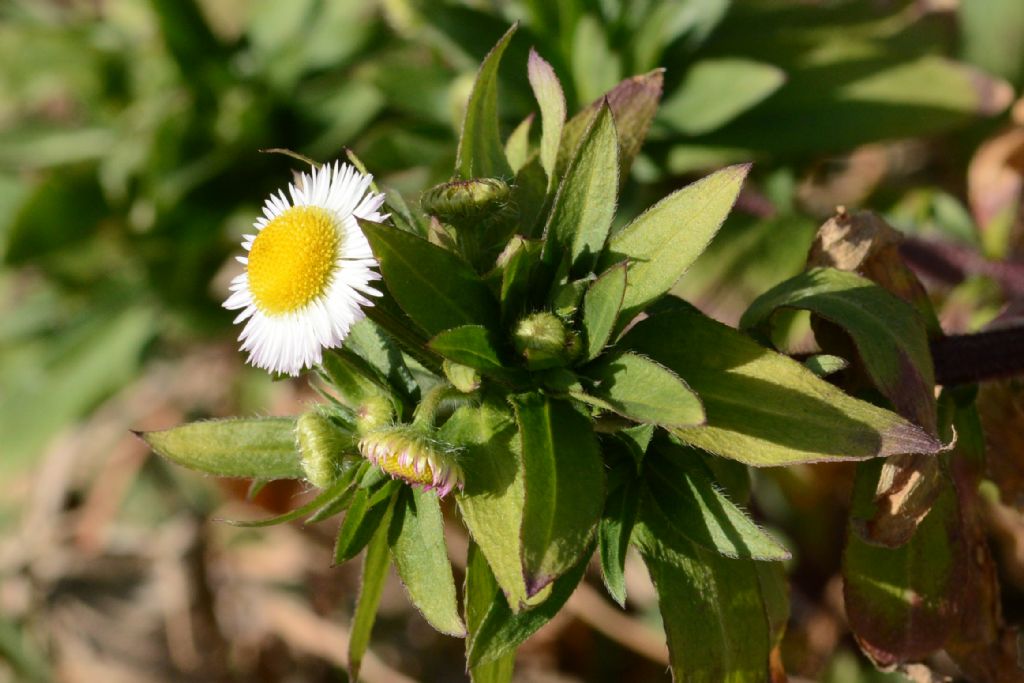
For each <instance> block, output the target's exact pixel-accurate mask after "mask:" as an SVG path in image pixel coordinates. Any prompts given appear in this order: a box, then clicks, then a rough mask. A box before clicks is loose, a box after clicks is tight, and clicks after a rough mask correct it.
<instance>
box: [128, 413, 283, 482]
mask: <svg viewBox="0 0 1024 683" xmlns="http://www.w3.org/2000/svg"><path fill="white" fill-rule="evenodd" d="M139 436H140V437H141V438H142V440H143V441H145V442H146V443H147V444H149V447H150V448H152V449H153V450H154V451H156V452H157V453H159V454H160V455H162V456H163V457H165V458H167V459H168V460H170V461H172V462H174V463H177V464H179V465H182V466H184V467H188V468H189V469H193V470H198V471H200V472H208V473H210V474H216V475H219V476H222V477H251V478H253V479H302V478H303V471H302V465H301V463H300V459H299V451H298V447H297V446H296V443H295V418H291V417H253V418H228V419H223V420H206V421H203V422H192V423H191V424H186V425H182V426H180V427H174V428H173V429H165V430H163V431H158V432H144V433H140V434H139Z"/></svg>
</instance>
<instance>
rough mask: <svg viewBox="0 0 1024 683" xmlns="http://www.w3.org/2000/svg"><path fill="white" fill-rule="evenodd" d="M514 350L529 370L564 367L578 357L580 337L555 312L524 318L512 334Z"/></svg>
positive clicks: (535, 314)
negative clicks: (520, 355) (522, 358)
mask: <svg viewBox="0 0 1024 683" xmlns="http://www.w3.org/2000/svg"><path fill="white" fill-rule="evenodd" d="M513 341H514V343H515V346H516V350H517V351H518V352H519V353H520V354H522V356H523V357H524V358H525V359H526V366H527V367H528V368H530V369H531V370H543V369H545V368H556V367H564V366H566V365H568V364H569V363H571V362H572V361H573V359H575V358H576V356H577V355H578V354H579V351H580V348H581V344H580V339H579V336H578V335H577V334H576V333H575V332H573V331H572V330H570V329H569V328H567V327H566V325H565V323H563V322H562V321H561V319H560V318H559V317H558V316H556V315H555V314H554V313H548V312H546V311H545V312H541V313H533V314H531V315H528V316H526V317H525V318H523V319H522V320H520V321H519V324H518V325H516V329H515V332H514V333H513Z"/></svg>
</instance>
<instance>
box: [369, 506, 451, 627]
mask: <svg viewBox="0 0 1024 683" xmlns="http://www.w3.org/2000/svg"><path fill="white" fill-rule="evenodd" d="M388 543H389V544H390V545H391V557H392V558H393V559H394V561H395V568H396V569H397V570H398V576H399V578H401V579H402V583H403V584H404V585H405V588H406V590H407V591H408V592H409V598H410V599H411V600H412V604H414V605H415V606H416V609H418V610H419V611H420V612H421V613H422V614H423V617H424V618H425V619H426V620H427V621H428V622H429V623H430V625H431V626H433V627H434V628H435V629H437V630H438V631H440V632H441V633H447V634H448V635H451V636H459V637H461V636H464V635H465V634H466V627H465V625H464V624H463V623H462V619H461V618H460V617H459V605H458V601H457V600H456V597H455V579H454V578H453V577H452V566H451V564H450V563H449V562H448V550H447V547H446V546H445V543H444V520H443V519H442V517H441V506H440V504H439V502H438V499H437V494H435V493H430V492H426V491H422V490H420V489H419V488H415V487H413V488H406V489H405V490H404V491H403V492H402V493H401V494H400V496H399V498H398V502H397V503H396V504H395V511H394V516H393V517H392V518H391V531H390V533H389V535H388Z"/></svg>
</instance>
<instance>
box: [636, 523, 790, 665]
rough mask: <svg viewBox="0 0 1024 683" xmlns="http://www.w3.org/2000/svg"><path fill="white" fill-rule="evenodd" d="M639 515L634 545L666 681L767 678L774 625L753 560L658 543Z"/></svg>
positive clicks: (678, 542) (679, 541)
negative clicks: (645, 576)
mask: <svg viewBox="0 0 1024 683" xmlns="http://www.w3.org/2000/svg"><path fill="white" fill-rule="evenodd" d="M643 514H644V511H643V510H642V511H641V518H640V519H638V520H637V525H636V527H635V529H636V531H635V533H634V542H636V543H637V546H638V547H639V549H640V553H641V555H642V556H643V558H644V562H645V563H646V564H647V569H648V571H649V572H650V574H651V580H652V581H653V582H654V587H655V589H656V590H657V592H658V606H659V607H660V609H661V617H662V621H663V622H664V625H665V635H666V636H667V639H668V649H669V659H670V663H671V668H672V677H673V679H674V680H677V681H707V682H708V683H717V682H718V681H768V680H771V676H770V674H769V655H770V652H771V648H772V645H773V642H774V633H773V626H774V623H773V622H772V621H770V620H769V615H768V612H767V609H766V602H767V601H766V596H765V595H764V594H763V593H762V584H761V581H760V572H759V565H760V564H761V563H758V562H753V561H750V560H734V559H730V558H725V557H721V556H719V555H717V554H715V553H714V552H711V551H707V550H704V549H702V548H700V547H699V546H697V545H696V544H694V543H691V542H689V541H687V540H686V539H684V538H682V537H680V536H678V535H677V536H674V537H672V538H671V539H670V541H669V542H668V543H666V540H668V539H664V538H662V537H661V536H660V535H659V534H658V532H657V531H655V530H654V529H652V528H650V527H649V526H648V525H647V520H646V518H645V517H644V516H643ZM777 598H778V596H773V597H772V602H771V604H772V605H773V606H777V605H778V601H777ZM775 612H776V610H773V614H775Z"/></svg>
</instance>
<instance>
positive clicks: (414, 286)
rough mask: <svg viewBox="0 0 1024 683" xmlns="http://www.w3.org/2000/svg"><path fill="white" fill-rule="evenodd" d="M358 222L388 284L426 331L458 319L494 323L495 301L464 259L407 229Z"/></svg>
mask: <svg viewBox="0 0 1024 683" xmlns="http://www.w3.org/2000/svg"><path fill="white" fill-rule="evenodd" d="M360 226H361V227H362V229H363V232H364V233H365V234H366V238H367V239H368V240H369V241H370V246H371V247H372V248H373V253H374V255H375V256H376V257H377V259H378V260H379V261H380V269H381V272H382V273H383V274H384V281H385V282H386V283H387V286H388V289H389V290H390V291H391V293H392V294H393V295H394V297H395V299H396V300H397V301H398V303H399V305H400V306H401V307H402V308H403V309H404V310H405V312H406V313H407V314H408V315H409V317H410V318H412V319H413V321H415V322H416V323H417V324H418V325H419V326H420V327H422V328H423V329H424V330H425V331H426V332H427V333H428V334H431V335H434V334H437V333H439V332H443V331H444V330H447V329H451V328H453V327H459V326H460V325H479V324H483V325H484V326H486V327H489V328H494V327H495V326H496V323H497V320H496V319H497V315H496V312H497V302H496V301H495V300H494V297H492V296H491V293H490V292H489V291H488V290H487V286H486V285H485V284H484V283H483V282H482V281H481V280H480V278H478V277H477V275H476V273H474V272H473V269H472V268H470V267H469V265H468V264H467V263H466V262H465V261H463V260H462V259H460V258H459V257H457V256H456V255H455V254H453V253H452V252H450V251H447V250H445V249H442V248H441V247H438V246H435V245H433V244H431V243H430V242H428V241H427V240H425V239H422V238H420V237H417V236H415V235H411V234H409V233H407V232H403V231H401V230H397V229H395V228H391V227H388V226H386V225H380V224H378V223H370V222H367V221H360Z"/></svg>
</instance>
